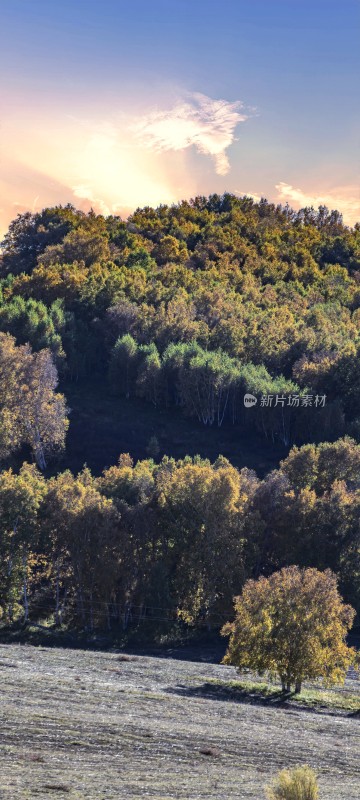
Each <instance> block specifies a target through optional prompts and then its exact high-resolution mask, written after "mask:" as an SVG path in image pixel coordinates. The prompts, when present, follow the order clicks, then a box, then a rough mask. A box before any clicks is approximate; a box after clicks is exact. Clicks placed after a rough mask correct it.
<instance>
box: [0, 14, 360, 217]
mask: <svg viewBox="0 0 360 800" xmlns="http://www.w3.org/2000/svg"><path fill="white" fill-rule="evenodd" d="M359 18H360V14H359V4H358V2H354V0H343V1H342V2H341V3H339V2H337V3H335V2H333V0H313V1H312V2H309V0H305V2H301V3H300V2H297V0H222V2H220V0H219V1H218V2H214V0H207V1H206V2H204V0H192V2H190V0H171V2H170V0H166V1H165V0H153V2H151V3H150V2H144V1H143V0H132V2H125V0H117V1H116V0H102V2H101V3H99V2H94V1H93V0H87V2H83V1H82V0H81V1H80V2H72V3H71V2H69V0H62V2H59V3H58V2H49V1H48V0H33V1H32V2H28V0H2V3H1V34H0V37H1V38H0V75H1V77H0V91H1V96H2V102H1V107H2V113H1V126H0V229H2V230H4V228H6V225H7V224H8V222H9V220H10V219H11V218H12V217H13V216H15V214H16V213H17V211H19V210H20V211H22V210H24V209H27V208H30V209H38V208H40V207H42V206H44V205H47V204H52V203H55V202H67V201H71V202H74V203H75V204H76V205H78V206H80V207H84V208H86V207H89V204H90V205H93V206H94V207H96V208H97V209H98V210H103V211H104V213H112V212H114V211H115V213H121V214H123V215H125V214H127V213H129V211H131V209H132V208H134V207H135V206H136V205H143V204H146V203H150V204H158V203H160V202H176V200H179V199H181V198H182V197H190V196H193V195H194V194H199V193H200V194H207V193H210V192H213V191H216V192H222V191H234V192H239V193H247V194H253V195H254V196H261V195H265V196H267V197H268V198H269V199H272V200H275V201H281V202H286V201H287V200H288V201H289V202H290V204H292V205H294V206H295V207H299V206H300V205H307V204H309V203H311V202H313V203H315V204H316V203H317V202H326V203H327V204H328V205H329V206H331V207H335V206H336V207H338V208H339V209H340V210H342V211H343V213H344V216H345V219H346V220H347V221H348V222H349V223H353V222H354V221H355V219H356V218H359V216H360V214H359V193H358V186H359V171H358V165H359V89H358V86H359V55H358V51H359V49H360V48H359V46H358V45H359V27H360V24H359V21H360V20H359Z"/></svg>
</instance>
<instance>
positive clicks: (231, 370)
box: [0, 194, 360, 442]
mask: <svg viewBox="0 0 360 800" xmlns="http://www.w3.org/2000/svg"><path fill="white" fill-rule="evenodd" d="M1 275H2V279H1V304H0V329H1V330H3V331H8V332H10V333H11V334H12V335H14V336H15V337H16V339H17V342H18V344H25V343H27V342H29V343H30V344H31V346H32V347H33V349H34V350H39V349H42V348H44V347H48V348H50V349H51V351H52V353H53V354H54V358H55V361H56V364H57V367H58V369H59V371H60V374H61V376H63V377H64V376H66V377H67V378H70V379H73V380H78V379H82V378H84V377H86V376H89V375H93V374H94V373H104V372H106V373H107V372H108V371H109V372H110V381H111V383H112V385H113V388H114V390H115V391H124V380H125V379H124V375H122V377H121V379H120V381H118V383H116V379H115V375H116V362H117V361H118V362H119V359H120V362H121V363H123V362H124V348H125V349H126V347H128V348H130V350H129V352H128V355H129V358H130V363H129V365H128V366H127V367H126V368H125V372H126V373H127V375H128V377H127V379H126V380H127V381H128V385H127V386H126V387H125V393H129V392H132V391H135V392H137V393H138V394H140V396H145V397H148V399H150V400H151V401H152V402H156V403H163V402H164V403H167V402H175V403H177V402H178V400H179V397H180V405H182V406H183V408H184V410H185V411H186V413H194V414H195V415H197V416H199V418H202V420H203V422H205V423H206V424H208V423H211V422H215V423H218V422H220V421H221V420H222V419H223V418H224V419H228V420H231V421H237V420H238V419H239V416H241V415H240V411H239V409H238V411H235V412H234V404H235V406H236V405H239V404H241V392H243V391H244V390H249V391H250V392H251V391H253V392H254V393H255V392H256V391H257V390H258V391H259V392H260V393H271V392H274V391H275V392H277V391H279V392H281V393H282V394H283V393H287V394H289V393H294V392H295V393H298V394H301V393H303V394H304V393H308V394H309V393H310V394H311V393H313V394H314V395H315V394H318V395H326V408H325V409H319V410H318V412H319V413H317V415H314V413H313V414H312V415H309V414H307V415H306V414H305V417H304V415H302V414H301V413H299V414H296V415H295V418H294V415H292V418H291V420H290V421H288V420H286V424H285V432H284V423H283V421H282V420H281V421H279V420H278V419H277V417H278V414H272V415H270V421H268V419H267V417H268V416H269V415H266V414H265V412H264V413H263V414H262V416H261V417H260V415H259V413H255V414H254V415H253V419H254V423H255V424H256V425H257V427H258V428H259V429H260V430H261V429H263V430H264V431H265V433H266V435H269V434H270V435H272V436H278V437H282V438H283V440H284V441H288V440H289V441H291V440H292V441H299V442H301V441H306V440H308V439H309V438H311V437H317V438H320V439H321V438H329V437H332V436H336V435H343V434H344V433H346V432H348V433H350V434H351V435H355V436H357V435H358V433H359V425H360V422H359V410H358V409H359V397H360V360H359V351H360V333H359V332H360V227H359V225H356V226H355V227H354V229H349V228H347V227H346V226H344V225H343V223H342V219H341V215H340V214H338V212H329V211H328V210H327V209H326V208H325V207H320V208H319V210H318V211H314V209H303V210H301V211H299V212H294V211H292V210H291V209H290V208H288V207H281V206H274V205H273V204H270V203H268V202H267V201H266V200H261V201H260V202H259V203H254V202H253V201H252V200H251V199H250V198H247V197H245V198H238V197H235V196H233V195H229V194H225V195H223V196H221V197H220V196H218V195H212V196H210V197H209V198H204V197H197V198H195V200H193V201H190V202H185V201H184V202H181V203H179V204H178V205H174V206H160V207H159V208H157V209H152V208H144V209H138V210H137V211H136V212H135V213H134V214H133V215H132V216H131V217H130V218H129V220H128V221H127V222H124V221H122V220H121V219H120V218H118V217H108V218H104V217H102V216H101V215H96V214H94V213H93V212H90V213H89V214H84V213H82V212H79V211H76V210H75V209H74V208H73V207H72V206H66V207H56V208H53V209H45V210H44V211H43V212H40V213H37V214H30V213H27V214H23V215H18V217H17V219H16V220H14V222H13V223H12V224H11V225H10V228H9V231H8V234H7V235H6V236H5V239H4V241H3V244H2V256H1ZM124 337H125V338H124ZM132 342H133V343H132ZM132 349H133V350H134V353H135V351H136V358H135V356H134V358H133V357H132V352H131V350H132ZM190 354H192V355H191V357H190ZM135 362H136V370H135ZM179 362H182V372H181V379H180V378H179ZM184 364H185V366H186V369H187V371H188V375H189V378H188V381H190V384H192V383H193V381H194V380H195V383H196V381H197V383H198V384H199V382H200V383H201V386H202V387H203V388H204V386H207V388H206V391H207V390H208V389H209V391H210V394H212V395H213V398H214V402H212V401H211V402H210V406H209V407H208V408H205V407H203V405H202V403H201V408H200V409H199V407H197V408H194V409H193V410H191V409H190V408H189V404H188V403H187V400H186V380H187V379H186V375H185V372H186V369H185V366H184ZM171 370H172V377H171V376H170V372H171ZM245 374H246V376H247V377H246V380H245V379H244V375H245ZM158 379H159V380H158ZM164 379H166V380H164ZM114 381H115V382H114ZM204 381H205V383H204ZM206 381H207V384H208V385H207V384H206ZM209 381H210V384H209ZM164 383H165V384H166V388H165V390H164ZM158 384H159V385H158ZM214 386H215V389H214ZM251 387H253V388H251ZM254 387H255V388H254ZM228 390H229V391H228ZM164 392H165V394H164ZM235 395H236V398H237V399H235V401H234V396H235ZM226 398H227V399H226ZM225 403H226V408H225V409H224V405H225ZM208 405H209V404H208ZM248 419H249V418H247V421H248ZM264 420H265V421H264Z"/></svg>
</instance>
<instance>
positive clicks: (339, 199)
mask: <svg viewBox="0 0 360 800" xmlns="http://www.w3.org/2000/svg"><path fill="white" fill-rule="evenodd" d="M275 189H276V190H277V192H278V196H279V200H280V201H281V202H284V201H285V202H288V203H289V205H292V206H294V208H305V207H307V206H313V208H318V207H319V206H327V207H328V208H330V209H337V210H338V211H340V212H341V213H342V214H343V217H344V222H345V223H346V224H347V225H354V224H355V222H358V221H359V220H360V193H359V187H358V186H356V185H347V186H338V187H335V188H334V189H330V190H326V191H324V192H319V193H317V192H316V191H314V192H312V191H303V189H299V188H296V187H294V186H291V184H289V183H284V182H283V181H280V183H277V184H276V186H275Z"/></svg>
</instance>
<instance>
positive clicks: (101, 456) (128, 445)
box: [53, 379, 287, 476]
mask: <svg viewBox="0 0 360 800" xmlns="http://www.w3.org/2000/svg"><path fill="white" fill-rule="evenodd" d="M62 391H64V393H65V395H66V398H67V401H68V405H69V407H70V409H71V413H70V429H69V432H68V436H67V448H66V455H65V457H64V458H63V459H62V461H61V462H60V464H56V465H55V466H54V467H53V470H58V469H59V468H61V469H64V468H65V467H70V468H71V469H72V470H75V471H77V470H79V469H81V467H82V466H83V464H84V462H86V463H87V465H88V466H89V467H90V468H91V469H92V471H93V472H94V473H96V474H98V473H100V472H101V471H102V469H103V468H104V467H105V466H110V465H112V464H115V463H116V461H117V459H118V457H119V455H120V453H124V452H125V453H127V452H128V453H130V454H131V455H132V456H133V458H135V460H137V459H139V458H147V452H146V446H147V444H148V441H149V439H150V437H151V436H153V435H155V436H156V437H157V438H158V441H159V445H160V453H159V458H161V456H162V455H164V454H166V455H169V456H174V457H175V458H182V457H184V456H185V455H187V454H188V455H196V454H197V453H199V454H200V455H201V456H203V457H204V458H210V460H211V461H214V460H215V459H216V458H217V456H218V455H219V454H221V455H224V456H226V457H227V458H228V459H229V460H230V461H231V463H233V464H234V465H235V466H237V467H244V466H246V467H249V468H251V469H255V470H256V471H257V472H258V474H259V476H262V475H264V474H265V473H266V472H268V471H269V470H271V469H273V468H275V467H276V466H277V465H278V463H279V461H280V459H281V458H284V457H285V456H286V453H287V451H286V450H285V448H283V447H281V446H278V445H274V444H272V443H271V442H270V441H269V442H267V441H266V440H264V439H263V438H262V437H260V436H256V435H255V434H254V433H253V432H247V431H244V430H240V429H239V428H232V427H231V426H227V427H225V426H224V427H221V428H216V427H211V428H207V427H204V426H203V425H201V424H200V423H199V422H197V420H195V419H189V418H185V417H184V416H183V414H182V412H181V411H180V410H177V409H171V410H168V411H167V410H164V409H160V408H154V407H153V406H152V405H151V404H150V403H146V402H144V401H142V400H139V399H131V400H126V399H124V398H122V397H119V398H116V397H113V396H111V395H110V393H109V391H108V389H107V386H106V383H105V382H103V380H102V379H99V381H98V383H97V384H95V385H94V384H93V383H92V384H88V385H86V386H83V385H76V384H69V385H67V386H64V387H62Z"/></svg>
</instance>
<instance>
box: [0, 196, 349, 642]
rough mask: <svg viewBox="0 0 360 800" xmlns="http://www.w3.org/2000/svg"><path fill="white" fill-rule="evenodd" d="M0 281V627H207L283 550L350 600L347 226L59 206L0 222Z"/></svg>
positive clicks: (225, 207)
mask: <svg viewBox="0 0 360 800" xmlns="http://www.w3.org/2000/svg"><path fill="white" fill-rule="evenodd" d="M0 276H1V277H0V459H1V467H2V471H1V472H0V518H1V538H0V556H1V558H0V615H1V614H3V617H4V619H5V620H6V621H9V622H12V621H14V620H15V621H16V619H18V618H25V620H26V619H28V618H29V615H30V618H32V615H35V616H36V617H37V619H41V618H42V616H41V615H43V616H45V617H46V616H47V615H49V614H53V613H54V614H55V617H54V619H55V620H56V621H57V622H59V621H63V620H68V621H70V622H71V621H74V619H75V620H77V621H78V622H79V621H80V623H81V624H84V625H88V626H90V627H93V626H94V625H96V624H101V625H102V624H104V625H108V626H110V627H111V626H112V624H113V623H114V622H115V624H118V622H119V620H122V621H123V623H124V624H126V621H127V619H128V614H130V611H131V613H132V614H133V618H134V619H138V617H141V618H144V616H145V617H147V616H148V615H149V614H150V616H151V614H152V615H153V616H154V615H155V618H157V617H156V614H158V616H159V614H160V616H161V614H162V613H164V614H165V617H166V619H168V618H169V619H170V620H171V619H179V617H180V618H181V619H183V620H186V621H187V622H190V623H191V624H198V623H199V624H202V623H204V622H205V621H207V622H209V620H211V621H212V622H214V621H215V622H214V624H217V625H218V626H219V624H220V622H221V620H222V621H223V619H224V616H228V615H229V614H230V613H231V607H232V597H233V595H234V594H235V593H239V592H240V591H241V588H242V586H243V583H244V581H245V580H246V579H247V578H248V577H257V576H258V575H260V574H266V573H270V572H272V571H273V570H275V569H277V568H280V567H281V566H284V565H289V564H294V563H297V564H299V565H302V566H309V565H310V566H311V565H312V566H316V567H318V568H320V569H325V568H327V567H331V568H332V569H333V570H334V571H335V572H336V573H337V574H338V575H339V577H340V582H341V584H340V585H341V590H342V591H343V593H344V595H345V597H346V598H347V599H348V600H350V601H351V602H353V604H354V605H355V607H356V609H357V611H359V610H360V578H359V576H360V564H359V553H360V550H359V507H360V505H359V504H360V445H359V444H358V443H357V442H358V441H359V437H360V404H359V401H360V358H359V354H360V226H359V225H356V226H355V228H354V229H349V228H347V227H345V226H344V225H343V223H342V219H341V216H340V214H338V213H337V212H329V211H328V210H327V209H326V208H324V207H321V208H319V209H318V211H314V210H313V209H303V210H302V211H299V212H294V211H292V210H291V209H290V208H288V207H285V208H282V207H280V206H278V207H275V206H274V205H272V204H270V203H268V202H267V201H265V200H262V201H261V202H260V203H254V202H253V201H252V200H251V199H249V198H247V197H244V198H238V197H234V196H233V195H224V196H222V197H219V196H217V195H212V196H210V197H209V198H204V197H198V198H196V199H195V200H193V201H190V202H182V203H180V204H178V205H175V206H171V207H169V206H160V207H159V208H157V209H152V208H144V209H142V210H137V211H136V212H135V213H134V214H133V215H132V216H131V217H130V218H129V219H128V221H126V222H125V221H122V220H121V219H120V218H118V217H107V218H104V217H103V216H101V215H96V214H95V213H93V212H90V213H89V214H84V213H82V212H80V211H77V210H75V209H74V208H73V207H72V206H70V205H68V206H65V207H61V206H59V207H56V208H48V209H45V210H43V211H42V212H41V213H36V214H31V213H26V214H21V215H18V217H17V218H16V219H15V220H14V221H13V222H12V223H11V225H10V227H9V231H8V233H7V234H6V236H5V238H4V241H3V243H2V254H1V261H0ZM245 394H250V395H253V400H252V401H251V402H250V404H249V405H248V406H245V405H244V395H245ZM255 401H256V402H255ZM69 406H70V411H69ZM158 420H161V424H160V423H159V424H158ZM121 421H122V422H121ZM159 431H160V436H159ZM159 438H160V441H159ZM337 439H338V441H336V440H337ZM324 442H328V443H327V444H324ZM331 442H332V444H331ZM321 443H322V444H321ZM294 444H295V445H297V446H298V447H295V448H294V449H292V450H291V452H290V454H289V455H288V452H289V449H290V447H291V446H292V445H294ZM299 448H300V449H299ZM94 450H96V458H95V459H94V464H95V467H96V469H95V470H94V469H92V471H91V470H90V469H88V468H85V469H82V466H83V463H84V461H88V462H89V464H90V466H91V467H93V463H92V453H93V451H94ZM120 453H122V456H121V458H120V460H119V456H120ZM196 454H199V455H198V456H196ZM219 454H220V455H219ZM224 455H226V456H227V458H224ZM88 456H90V458H88ZM190 456H192V458H190ZM281 459H282V463H281V464H280V466H279V462H280V460H281ZM29 460H30V461H31V460H33V461H35V462H36V467H35V466H34V464H29V463H25V464H24V465H23V466H22V467H21V463H22V461H29ZM136 462H137V463H136ZM49 465H50V471H49ZM234 465H235V466H234ZM11 466H12V467H13V469H11V468H10V467H11ZM276 466H279V468H278V469H276V470H274V471H272V468H273V467H276ZM14 467H15V469H14ZM66 467H70V469H66ZM105 467H106V469H104V471H103V468H105ZM235 467H243V469H241V470H238V469H235ZM249 467H250V468H251V469H248V468H249ZM78 470H80V472H79V474H78V475H77V476H76V475H74V474H73V473H74V472H76V471H78ZM94 472H95V474H94ZM256 473H257V474H256ZM266 473H268V474H267V476H266ZM260 478H262V479H263V480H260ZM156 608H157V609H159V608H160V609H162V611H161V613H160V612H156ZM154 609H155V610H154ZM165 612H166V613H165Z"/></svg>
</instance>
